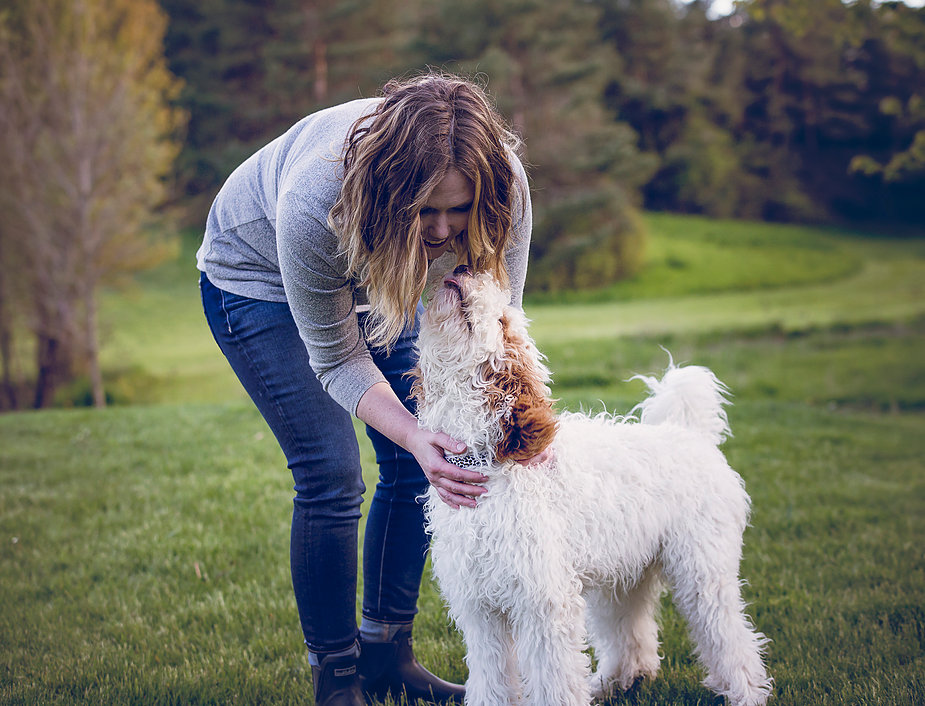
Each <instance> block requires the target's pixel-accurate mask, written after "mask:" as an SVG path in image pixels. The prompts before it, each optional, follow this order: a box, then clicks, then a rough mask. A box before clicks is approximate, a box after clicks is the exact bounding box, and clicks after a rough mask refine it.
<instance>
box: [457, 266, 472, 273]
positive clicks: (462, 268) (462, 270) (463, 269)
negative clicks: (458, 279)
mask: <svg viewBox="0 0 925 706" xmlns="http://www.w3.org/2000/svg"><path fill="white" fill-rule="evenodd" d="M453 274H454V275H471V274H472V268H471V267H469V265H459V267H457V268H456V269H455V270H453Z"/></svg>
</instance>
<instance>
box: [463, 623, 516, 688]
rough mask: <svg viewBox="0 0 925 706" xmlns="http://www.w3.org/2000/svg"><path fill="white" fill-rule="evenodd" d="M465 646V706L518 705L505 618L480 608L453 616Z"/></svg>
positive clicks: (511, 643) (509, 636) (511, 644)
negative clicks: (467, 672)
mask: <svg viewBox="0 0 925 706" xmlns="http://www.w3.org/2000/svg"><path fill="white" fill-rule="evenodd" d="M456 624H457V626H458V627H459V629H460V631H461V632H462V635H463V640H464V641H465V643H466V664H467V665H468V666H469V679H468V680H467V681H466V705H467V706H509V705H510V706H513V704H518V703H520V695H521V686H520V678H519V675H518V671H517V659H516V656H515V654H514V644H513V640H512V639H511V626H510V623H509V622H508V620H507V618H506V617H505V616H504V615H503V614H501V613H500V612H496V611H488V610H486V609H485V608H484V606H480V607H475V606H473V607H472V608H471V609H470V610H467V611H463V612H462V614H461V615H459V616H457V619H456Z"/></svg>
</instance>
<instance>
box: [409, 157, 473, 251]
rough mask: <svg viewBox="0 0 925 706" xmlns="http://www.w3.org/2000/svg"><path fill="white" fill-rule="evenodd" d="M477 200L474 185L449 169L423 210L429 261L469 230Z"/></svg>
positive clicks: (423, 226) (423, 224) (425, 241)
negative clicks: (470, 214)
mask: <svg viewBox="0 0 925 706" xmlns="http://www.w3.org/2000/svg"><path fill="white" fill-rule="evenodd" d="M474 199H475V188H474V187H473V185H472V182H471V181H469V180H468V179H467V178H466V177H464V176H463V175H462V174H461V173H460V172H459V171H457V170H456V169H450V170H449V171H448V172H447V173H446V176H445V177H443V179H442V180H441V181H440V183H439V184H437V186H436V187H435V188H434V190H433V191H432V192H431V193H430V196H428V197H427V200H426V201H425V202H424V206H423V207H422V208H421V234H422V235H423V238H424V246H425V247H426V248H427V256H428V258H429V259H431V260H433V259H435V258H437V257H439V256H440V255H442V254H443V253H444V252H446V250H447V248H449V247H450V245H452V243H453V241H454V240H455V238H456V236H458V235H459V234H460V233H462V232H463V231H465V230H466V226H467V225H468V224H469V211H470V210H471V208H472V202H473V200H474Z"/></svg>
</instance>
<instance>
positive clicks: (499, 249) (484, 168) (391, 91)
mask: <svg viewBox="0 0 925 706" xmlns="http://www.w3.org/2000/svg"><path fill="white" fill-rule="evenodd" d="M519 145H520V141H519V139H518V138H517V136H516V135H515V134H514V133H513V132H512V131H511V130H510V129H509V128H508V127H507V124H506V123H505V121H504V119H503V118H502V117H501V116H500V115H499V114H498V112H497V111H496V110H495V108H494V106H493V105H492V103H491V101H490V100H489V98H488V96H487V95H486V94H485V92H484V91H483V90H482V89H481V88H479V87H478V86H477V85H475V84H474V83H472V82H470V81H467V80H465V79H462V78H459V77H457V76H451V75H446V74H435V73H428V74H424V75H422V76H419V77H416V78H413V79H410V80H392V81H390V82H388V83H387V84H386V85H385V86H384V87H383V89H382V102H381V103H380V104H379V105H378V107H377V108H376V111H375V112H374V113H373V115H372V116H371V117H364V118H362V119H360V120H358V121H357V122H356V123H355V124H354V125H353V127H352V128H351V130H350V133H349V135H348V137H347V140H346V143H345V151H344V157H343V160H344V177H343V187H342V190H341V194H340V197H339V198H338V200H337V201H336V202H335V204H334V206H333V207H332V208H331V212H330V214H329V215H328V223H329V225H330V226H331V228H332V229H333V230H334V232H335V233H337V236H338V238H339V240H340V246H341V249H342V251H343V252H344V253H346V256H347V263H348V265H347V266H348V271H347V276H348V277H351V278H352V279H353V280H354V281H355V282H357V284H358V285H361V286H363V285H365V286H366V287H367V292H368V297H369V303H370V316H369V318H368V319H367V327H366V335H367V338H368V339H369V341H370V343H371V344H373V345H377V346H383V347H386V348H391V346H392V344H394V342H395V340H396V339H397V338H398V336H399V335H400V334H401V332H402V330H403V329H404V328H405V326H406V325H407V324H408V323H409V322H410V321H411V320H412V318H413V316H414V311H415V307H416V306H417V302H418V301H419V300H420V298H421V295H422V294H423V292H424V287H425V285H426V280H427V252H426V250H425V247H424V240H423V238H422V229H421V219H420V211H421V208H422V207H423V205H424V203H425V202H426V201H427V198H428V197H429V195H430V194H431V192H432V191H433V190H434V188H435V187H436V186H437V184H439V183H440V181H441V180H442V179H443V178H444V176H446V174H447V172H448V171H449V170H450V169H456V170H458V171H459V172H460V173H461V174H462V175H463V176H465V177H466V178H467V179H468V180H469V181H470V182H471V183H472V185H473V188H474V192H475V196H474V200H473V203H472V208H471V209H470V211H469V222H468V225H467V228H466V230H465V231H464V233H463V234H461V236H460V237H459V238H457V240H456V241H455V242H454V243H453V248H454V250H455V251H456V253H457V254H458V255H459V256H460V257H463V256H464V258H465V259H466V260H467V263H468V264H469V265H470V266H472V267H473V269H475V270H477V271H490V272H492V273H493V274H494V275H495V276H496V277H497V278H498V279H499V280H500V281H501V282H503V283H506V282H507V279H508V277H507V270H506V268H505V265H504V252H505V248H506V247H507V244H508V240H509V238H510V231H511V225H512V223H513V220H514V214H513V211H514V204H515V202H516V201H517V199H516V198H515V190H516V188H517V185H516V183H515V174H514V170H513V167H512V166H511V159H510V156H511V155H513V154H514V153H515V151H516V150H517V148H518V147H519ZM523 188H526V185H523ZM520 203H525V199H520Z"/></svg>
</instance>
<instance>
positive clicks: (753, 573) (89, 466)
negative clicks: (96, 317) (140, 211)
mask: <svg viewBox="0 0 925 706" xmlns="http://www.w3.org/2000/svg"><path fill="white" fill-rule="evenodd" d="M647 222H648V224H649V226H650V229H651V239H650V246H649V259H648V265H647V268H646V270H645V271H643V272H642V273H641V274H640V275H639V276H638V277H637V278H636V279H635V280H634V281H630V282H621V283H618V284H616V285H614V286H613V287H611V288H610V289H608V290H607V291H605V292H599V293H596V294H594V295H572V296H569V297H567V298H560V299H559V300H558V301H550V300H542V299H540V298H536V299H533V300H528V302H527V304H526V310H527V314H528V316H530V318H532V319H533V321H534V324H533V332H534V335H535V337H536V339H537V342H538V344H539V346H540V348H541V349H542V350H543V351H544V352H545V353H546V354H547V355H548V357H549V365H550V367H551V369H552V370H553V373H554V379H555V385H554V394H555V396H556V397H557V398H558V399H559V402H558V405H559V407H560V408H569V409H579V408H584V409H588V410H590V411H599V410H601V409H607V410H609V411H616V412H618V413H620V412H626V411H627V410H628V409H629V408H630V407H632V405H633V404H635V402H637V401H638V399H639V396H640V395H641V394H642V393H643V387H642V384H641V383H639V382H628V379H629V378H630V377H631V376H632V375H633V374H635V373H652V372H658V371H659V370H661V369H663V368H664V367H665V365H666V364H667V362H668V354H667V353H666V352H665V350H663V348H664V349H666V350H667V351H670V353H671V355H672V356H673V357H674V359H675V361H680V362H687V363H697V364H705V365H709V366H710V367H712V368H713V369H714V370H715V371H716V373H717V374H718V375H719V377H720V378H721V379H723V380H724V381H725V382H726V383H727V384H729V386H730V387H731V388H732V390H733V394H734V398H733V401H734V405H733V407H732V408H731V409H730V421H731V424H732V427H733V432H734V434H735V436H734V437H733V438H732V439H730V440H729V441H727V442H726V444H725V446H724V450H725V451H726V452H727V454H728V456H729V458H730V460H731V462H732V464H733V466H734V467H735V468H737V469H738V470H739V471H740V473H741V474H742V476H743V477H744V479H745V481H746V484H747V487H748V490H749V492H750V494H751V496H752V499H753V515H752V525H751V527H750V528H749V529H748V531H747V532H746V537H745V558H744V564H743V576H744V578H745V579H746V580H747V584H746V586H745V588H744V591H745V595H746V597H747V600H748V602H749V604H750V609H749V610H750V614H751V615H752V616H753V618H754V620H755V622H756V623H757V625H758V628H759V629H760V630H761V631H763V632H765V633H766V634H767V635H768V637H769V638H771V640H772V642H771V644H770V646H769V649H768V655H767V660H768V666H769V669H770V671H771V674H772V675H773V676H774V678H775V680H776V685H775V694H774V700H773V702H772V703H777V704H793V705H797V704H800V705H804V704H870V705H874V704H917V703H922V702H925V550H923V539H925V462H923V460H922V459H923V457H925V355H923V353H925V291H923V289H925V240H923V239H901V238H889V237H882V236H881V237H874V236H872V235H869V234H854V233H847V232H837V231H833V230H820V229H811V228H795V227H783V226H772V225H766V224H751V223H740V222H722V221H710V220H706V219H699V218H683V217H676V216H667V215H657V214H652V215H649V216H648V217H647ZM194 243H195V237H194V236H191V237H189V238H188V239H187V240H185V241H184V244H183V245H184V247H183V249H182V256H181V257H180V258H178V260H177V261H176V262H172V263H168V264H167V265H165V266H163V267H161V268H159V269H158V270H157V271H154V272H151V273H148V274H146V275H145V276H143V277H140V278H138V282H137V284H136V285H134V286H133V287H132V288H130V289H128V290H122V291H119V292H112V293H108V294H107V296H106V299H105V304H104V311H105V318H106V321H107V322H108V324H107V330H106V332H105V350H104V359H105V365H106V377H107V382H108V389H109V392H110V394H111V397H112V399H113V401H114V403H115V404H114V405H113V406H110V407H109V408H108V409H106V410H103V411H94V410H86V409H72V410H59V411H51V412H40V413H20V414H12V415H2V416H0V606H2V608H0V703H4V704H7V703H9V704H42V703H61V704H77V703H95V704H96V703H98V704H129V703H130V704H226V703H227V704H297V703H301V704H305V703H311V696H310V678H309V668H308V665H307V661H306V659H305V654H304V648H303V647H302V645H301V643H300V639H301V638H300V634H299V630H298V622H297V618H296V614H295V606H294V601H293V598H292V595H291V588H290V582H289V572H288V535H289V515H290V511H291V495H292V493H291V479H290V478H289V477H288V472H287V470H286V469H285V462H284V460H283V458H282V454H281V452H280V451H279V450H278V448H277V447H276V445H275V441H274V440H273V438H272V435H271V434H270V433H269V431H268V430H267V429H266V426H265V424H264V423H263V421H262V420H261V419H260V417H259V416H258V415H257V413H256V412H255V411H254V410H253V409H252V408H251V406H250V404H249V402H247V400H246V399H245V398H244V397H243V395H242V393H241V392H240V391H239V389H238V386H237V383H236V381H235V380H234V378H233V377H232V376H231V374H230V372H229V371H228V369H227V364H226V363H225V362H224V360H223V359H222V358H221V356H220V354H219V353H218V351H217V349H216V348H215V345H214V343H212V341H211V339H210V338H209V334H208V331H207V330H206V327H205V324H204V322H203V321H202V314H201V311H200V308H199V304H198V300H197V288H196V277H195V272H194V265H193V264H192V261H191V257H192V251H193V250H194V248H195V244H194ZM359 436H360V440H361V446H362V449H363V453H364V463H365V469H366V477H367V485H368V486H369V487H372V485H373V484H374V482H375V470H374V467H373V466H374V464H373V463H372V454H371V451H370V449H369V445H368V443H367V442H366V439H365V436H364V435H363V434H362V432H360V434H359ZM662 621H663V626H664V627H663V646H662V654H663V655H664V659H663V662H662V670H661V673H660V675H659V677H658V679H656V680H654V681H652V682H647V683H644V684H641V685H640V686H639V687H637V688H636V689H634V690H633V691H632V692H631V693H629V694H627V695H619V696H617V697H615V698H614V699H613V701H612V703H613V704H660V705H671V704H677V705H681V704H698V703H700V704H711V703H714V698H713V696H712V694H711V693H710V692H709V691H707V690H706V689H704V688H703V687H702V686H700V680H701V679H702V678H703V674H702V672H701V671H700V669H699V667H698V666H697V664H696V661H695V659H694V656H693V653H692V650H691V645H690V643H689V641H688V640H687V637H686V633H685V629H684V626H683V622H682V621H681V620H680V618H679V617H678V615H677V613H676V612H675V611H674V609H673V608H672V607H671V605H670V599H669V598H668V597H666V598H665V601H664V610H663V614H662ZM415 638H416V650H417V652H418V654H419V656H420V658H421V660H422V661H423V662H425V663H426V664H427V665H428V666H429V667H431V668H432V669H433V670H434V671H436V672H438V673H440V674H441V675H442V676H444V677H447V678H451V679H457V680H462V679H464V678H465V666H464V663H463V661H462V656H463V647H462V643H461V641H460V639H459V637H458V635H457V634H456V633H455V631H454V630H453V629H452V627H451V626H450V625H449V624H448V621H447V619H446V615H445V612H444V610H443V608H442V605H441V602H440V599H439V596H438V595H437V593H436V591H435V590H434V587H433V585H432V584H431V582H430V581H429V579H427V580H425V584H424V587H423V595H422V599H421V614H420V616H419V618H418V620H417V623H416V631H415Z"/></svg>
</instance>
